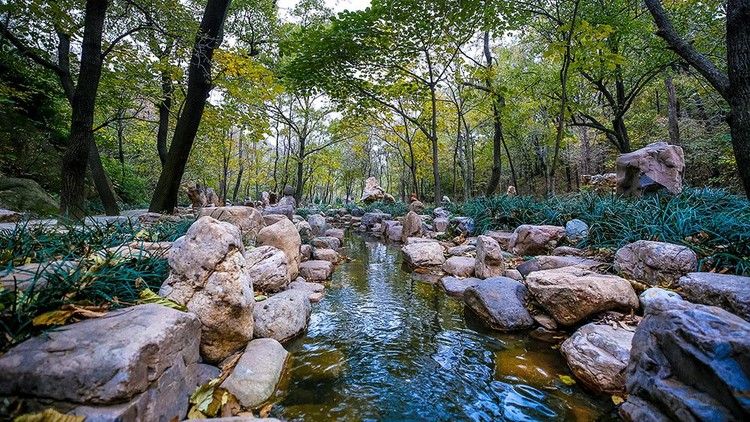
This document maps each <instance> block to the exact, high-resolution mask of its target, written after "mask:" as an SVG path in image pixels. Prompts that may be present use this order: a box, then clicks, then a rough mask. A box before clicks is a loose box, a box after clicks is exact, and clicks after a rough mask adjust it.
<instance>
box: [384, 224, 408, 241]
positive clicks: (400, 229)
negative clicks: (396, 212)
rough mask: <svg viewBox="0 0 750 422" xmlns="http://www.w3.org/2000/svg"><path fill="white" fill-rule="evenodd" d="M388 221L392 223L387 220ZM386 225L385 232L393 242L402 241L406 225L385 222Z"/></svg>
mask: <svg viewBox="0 0 750 422" xmlns="http://www.w3.org/2000/svg"><path fill="white" fill-rule="evenodd" d="M386 223H390V221H387V222H386ZM383 226H385V227H386V229H385V234H386V237H387V238H388V240H390V241H391V242H401V241H402V240H401V239H402V237H403V235H404V226H402V225H400V224H383Z"/></svg>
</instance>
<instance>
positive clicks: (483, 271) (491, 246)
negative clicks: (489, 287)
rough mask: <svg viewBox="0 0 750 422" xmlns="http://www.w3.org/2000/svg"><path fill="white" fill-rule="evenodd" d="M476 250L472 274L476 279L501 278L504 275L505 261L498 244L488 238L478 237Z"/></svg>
mask: <svg viewBox="0 0 750 422" xmlns="http://www.w3.org/2000/svg"><path fill="white" fill-rule="evenodd" d="M476 248H477V259H476V262H475V264H474V273H475V274H476V276H477V278H492V277H501V276H502V275H503V274H504V273H505V261H504V260H503V250H502V249H501V248H500V244H499V243H497V241H495V239H493V238H491V237H489V236H478V237H477V246H476Z"/></svg>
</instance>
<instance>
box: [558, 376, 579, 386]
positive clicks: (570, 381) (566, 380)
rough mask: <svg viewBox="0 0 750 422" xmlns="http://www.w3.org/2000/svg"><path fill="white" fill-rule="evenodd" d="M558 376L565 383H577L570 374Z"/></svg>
mask: <svg viewBox="0 0 750 422" xmlns="http://www.w3.org/2000/svg"><path fill="white" fill-rule="evenodd" d="M557 377H558V378H560V381H562V383H563V384H565V385H573V384H575V383H576V380H574V379H573V378H572V377H570V376H568V375H558V376H557Z"/></svg>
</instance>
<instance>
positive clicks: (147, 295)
mask: <svg viewBox="0 0 750 422" xmlns="http://www.w3.org/2000/svg"><path fill="white" fill-rule="evenodd" d="M138 302H139V303H158V304H159V305H164V306H166V307H167V308H172V309H177V310H178V311H183V312H187V308H186V307H184V306H182V305H180V304H179V303H177V302H175V301H174V300H170V299H165V298H163V297H161V296H159V295H158V294H156V293H154V292H153V291H152V290H151V289H149V288H145V289H143V290H141V293H140V294H139V295H138Z"/></svg>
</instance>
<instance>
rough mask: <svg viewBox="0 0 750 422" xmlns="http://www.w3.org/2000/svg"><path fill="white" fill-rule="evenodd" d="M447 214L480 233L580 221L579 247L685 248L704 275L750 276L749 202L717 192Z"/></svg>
mask: <svg viewBox="0 0 750 422" xmlns="http://www.w3.org/2000/svg"><path fill="white" fill-rule="evenodd" d="M446 208H448V209H449V210H450V211H451V212H453V213H454V214H457V215H465V216H468V217H472V218H474V220H475V223H476V230H477V233H481V232H484V231H485V230H513V229H515V228H516V227H517V226H519V225H521V224H554V225H564V224H565V223H566V222H567V221H568V220H571V219H573V218H578V219H581V220H583V221H585V222H586V223H588V224H589V226H590V228H589V236H588V238H586V239H585V240H583V241H582V242H581V243H580V244H579V245H578V246H580V247H589V248H610V249H617V248H620V247H622V246H623V245H625V244H627V243H630V242H634V241H636V240H654V241H660V242H669V243H675V244H681V245H685V246H688V247H690V248H691V249H693V250H694V251H695V252H696V254H697V255H698V257H699V259H700V260H701V262H700V265H701V270H702V271H709V270H717V271H730V272H733V273H736V274H745V275H750V202H748V201H747V200H746V199H744V198H741V197H739V196H736V195H732V194H729V193H728V192H726V191H723V190H717V189H708V188H706V189H686V190H685V191H684V192H683V193H682V194H680V195H674V196H673V195H656V196H649V197H646V198H641V199H628V198H621V197H617V196H613V195H605V196H600V195H597V194H595V193H593V192H584V193H580V194H575V195H568V196H561V197H555V198H549V199H545V200H538V199H534V198H532V197H511V196H495V197H490V198H476V199H473V200H470V201H467V202H465V203H461V204H450V205H448V206H447V207H446Z"/></svg>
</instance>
